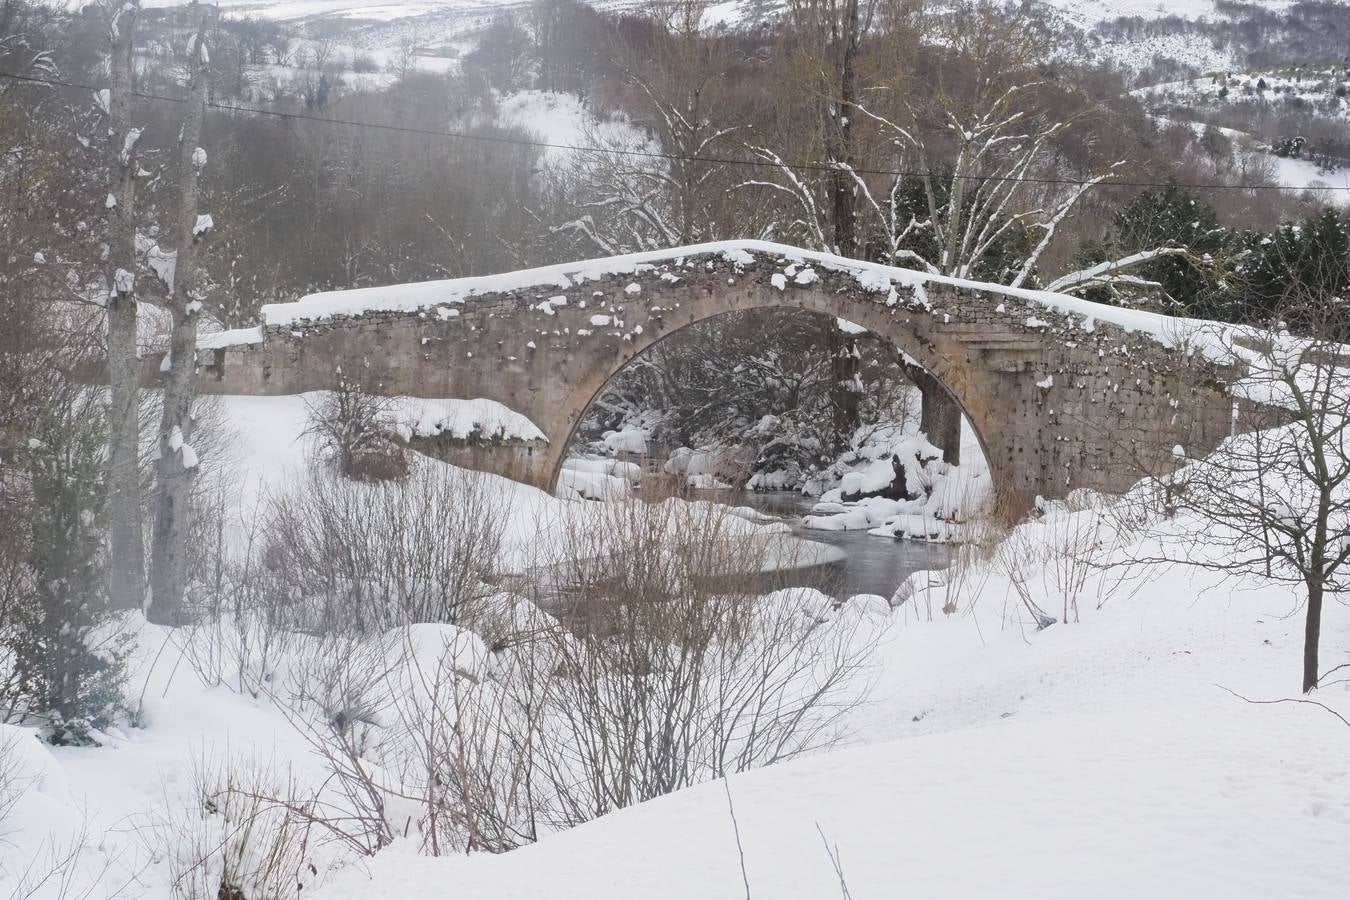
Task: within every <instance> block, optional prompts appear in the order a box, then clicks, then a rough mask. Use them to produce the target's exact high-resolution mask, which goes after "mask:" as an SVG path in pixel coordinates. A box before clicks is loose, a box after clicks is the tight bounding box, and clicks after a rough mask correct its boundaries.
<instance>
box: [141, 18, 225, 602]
mask: <svg viewBox="0 0 1350 900" xmlns="http://www.w3.org/2000/svg"><path fill="white" fill-rule="evenodd" d="M205 37H206V20H205V19H204V18H203V20H202V25H201V28H200V29H199V30H198V32H197V34H196V36H195V37H194V38H193V39H192V42H191V44H190V46H189V54H188V57H189V61H188V66H189V72H190V76H189V78H190V81H189V88H188V94H189V98H188V104H187V113H186V115H185V117H184V120H183V127H182V130H181V131H180V132H179V135H178V142H179V147H178V150H179V153H178V159H179V163H178V165H179V172H178V178H179V184H178V189H179V195H178V214H177V220H176V222H175V231H176V239H177V257H176V260H175V265H174V277H173V284H172V288H171V293H170V298H169V310H170V312H171V314H172V316H173V325H172V330H171V332H170V337H169V356H168V359H167V365H166V367H165V370H164V376H163V389H164V401H163V412H162V415H161V417H160V425H159V460H158V462H157V465H156V491H155V522H154V531H153V533H152V538H151V548H150V549H151V556H150V609H149V618H150V620H151V621H152V622H156V623H158V624H165V625H177V624H181V623H182V621H183V618H184V610H183V599H184V595H185V593H186V591H187V578H188V571H187V564H188V559H187V538H188V533H189V530H190V528H191V506H190V504H191V489H192V479H193V476H194V475H195V474H196V468H197V457H196V452H195V451H194V450H193V449H192V445H191V443H190V442H191V440H192V405H193V400H194V399H195V398H196V392H197V314H198V312H199V310H200V309H201V305H202V304H201V301H200V298H199V294H200V291H199V290H198V285H197V282H198V278H199V273H198V267H197V248H198V245H199V243H200V241H201V240H203V239H204V238H205V235H206V232H207V231H208V230H209V229H210V227H211V221H210V218H209V217H208V216H202V215H199V214H198V211H197V194H198V181H199V178H200V175H201V170H202V167H203V166H205V165H206V153H205V151H203V150H202V149H201V148H200V146H199V144H200V140H201V132H202V120H203V119H204V118H205V115H206V95H207V88H208V85H209V83H210V58H209V55H208V54H207V51H206V43H205Z"/></svg>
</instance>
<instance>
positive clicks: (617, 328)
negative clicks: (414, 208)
mask: <svg viewBox="0 0 1350 900" xmlns="http://www.w3.org/2000/svg"><path fill="white" fill-rule="evenodd" d="M773 307H792V308H797V309H805V310H812V311H815V312H818V313H822V314H825V315H830V316H837V317H841V318H844V319H847V320H849V321H851V322H854V323H856V324H858V325H861V326H862V327H864V328H866V329H868V330H869V331H871V332H873V333H875V334H876V335H878V336H880V337H882V338H886V339H889V340H892V341H894V342H895V344H896V345H897V346H898V347H899V349H900V350H902V351H903V352H904V353H906V354H907V355H908V356H909V357H910V358H912V359H913V360H914V361H916V362H917V363H918V364H919V365H920V366H922V367H923V368H924V369H926V370H927V371H928V372H929V373H931V374H932V375H933V376H935V377H936V378H937V379H938V380H939V381H940V382H941V383H942V385H943V386H944V387H945V388H946V389H947V390H948V391H949V392H950V393H951V395H952V396H953V397H954V398H955V400H956V401H957V403H958V404H959V406H960V408H961V409H962V411H963V412H964V413H965V415H966V416H967V417H968V418H969V420H970V422H971V424H972V426H973V428H974V430H975V432H976V434H977V435H978V436H979V439H980V442H981V444H982V446H983V449H984V452H985V456H986V458H987V459H988V462H989V467H990V471H991V476H992V478H993V479H994V487H995V489H996V491H998V492H999V494H1000V496H1001V497H1003V498H1004V499H1005V502H1007V503H1008V504H1009V505H1010V506H1011V507H1012V508H1026V507H1027V506H1028V505H1029V504H1030V503H1031V502H1032V500H1033V498H1034V497H1036V496H1037V495H1040V496H1043V497H1046V498H1056V497H1062V496H1064V495H1065V494H1066V493H1067V492H1068V491H1070V490H1072V489H1073V488H1076V487H1089V488H1095V489H1098V490H1104V491H1110V492H1119V491H1122V490H1124V489H1125V488H1127V487H1128V486H1129V484H1130V483H1132V482H1133V481H1134V480H1136V479H1137V478H1138V477H1139V476H1140V474H1141V473H1143V472H1148V471H1157V470H1158V469H1159V468H1165V467H1167V466H1169V465H1170V460H1171V459H1172V457H1173V455H1174V449H1173V448H1174V447H1177V446H1180V447H1183V448H1184V449H1185V451H1186V452H1187V453H1188V454H1190V455H1196V454H1198V453H1200V452H1204V451H1207V450H1209V449H1211V448H1212V447H1213V446H1215V445H1216V444H1217V443H1218V442H1219V441H1220V440H1221V439H1222V438H1223V437H1225V436H1226V435H1227V434H1228V432H1229V428H1230V423H1231V421H1232V416H1231V408H1232V401H1231V398H1230V395H1229V390H1228V385H1229V384H1230V383H1231V380H1232V378H1233V376H1234V375H1235V372H1234V371H1233V370H1232V369H1230V368H1229V366H1228V365H1227V364H1226V363H1225V362H1223V361H1222V360H1223V358H1222V356H1221V354H1218V353H1216V352H1210V353H1205V352H1200V351H1197V349H1196V346H1197V343H1196V342H1195V341H1194V340H1191V339H1189V338H1186V336H1185V335H1184V334H1183V331H1184V330H1185V327H1186V323H1184V322H1182V321H1180V320H1174V319H1169V318H1166V317H1162V316H1155V315H1151V314H1147V313H1140V312H1136V311H1132V310H1122V309H1118V308H1115V307H1108V306H1102V305H1098V304H1093V303H1089V302H1086V301H1082V300H1078V299H1075V298H1070V297H1065V296H1062V295H1055V294H1046V293H1039V292H1033V291H1025V290H1014V289H1009V288H1003V287H998V286H994V285H987V284H980V283H975V282H963V281H958V280H955V279H946V278H940V277H936V276H927V275H923V274H921V273H917V272H913V271H910V270H905V269H898V268H892V267H887V266H880V265H875V264H869V263H863V262H858V261H854V260H847V259H843V258H839V257H833V256H829V255H826V254H819V253H813V252H808V251H803V250H800V249H797V248H793V247H787V246H782V245H778V244H771V243H765V242H760V241H736V242H728V243H719V244H704V245H697V246H692V247H684V248H678V249H674V250H669V251H662V252H659V253H646V254H636V255H629V256H621V257H613V258H609V259H600V260H590V261H584V262H578V263H574V264H565V265H558V266H550V267H546V268H541V269H533V270H528V271H522V272H512V273H506V274H503V275H494V276H487V277H479V278H464V279H455V280H449V281H437V282H425V283H420V284H411V285H399V286H392V287H385V288H368V289H358V290H351V291H338V292H330V293H325V294H316V295H313V296H310V297H306V298H304V299H303V300H301V301H299V302H296V303H288V304H275V305H271V306H267V307H264V309H263V324H262V325H261V326H260V327H258V328H256V329H243V330H238V331H231V332H225V333H223V334H219V335H213V336H208V337H206V338H204V339H203V340H202V341H201V344H200V349H199V352H198V363H199V366H200V370H199V371H200V376H199V385H200V389H201V390H202V391H203V392H204V393H225V394H295V393H301V392H305V391H313V390H322V389H328V388H332V387H334V386H335V385H336V384H337V382H338V380H339V378H340V377H343V376H342V374H340V373H345V377H348V378H351V377H353V375H356V377H358V378H359V379H360V380H361V383H362V384H364V385H367V386H369V385H374V386H376V388H375V389H377V390H378V391H379V392H381V393H387V394H397V395H408V396H414V397H435V398H464V399H471V398H488V399H491V400H496V401H499V402H501V403H503V404H505V405H506V406H508V407H510V408H511V409H512V410H515V411H517V412H519V413H521V414H523V415H525V416H527V417H528V418H529V419H530V420H531V421H532V422H534V423H535V424H536V425H537V426H538V429H539V430H540V431H542V433H543V435H544V437H545V438H546V440H538V439H536V440H530V441H518V442H514V443H513V442H503V441H493V440H482V439H479V440H465V441H463V442H460V443H462V446H456V447H450V448H448V456H447V458H450V459H453V460H454V461H455V462H458V463H461V464H464V465H468V466H471V467H474V468H480V469H487V470H491V471H496V472H498V473H500V474H503V475H508V476H510V477H514V478H516V479H517V480H521V481H525V482H528V483H531V484H535V485H538V486H540V487H543V488H545V489H551V488H552V487H553V486H554V484H555V482H556V480H557V477H558V472H559V470H560V468H561V466H562V462H563V459H564V457H565V455H566V453H567V448H568V445H569V443H570V442H571V438H572V435H573V433H574V432H575V430H576V428H577V426H578V424H579V423H580V421H581V419H582V416H583V414H584V413H585V411H586V408H587V407H588V406H589V404H590V403H591V401H592V400H593V399H594V398H595V397H596V396H597V395H598V394H599V392H600V391H601V389H602V388H603V387H604V386H605V384H606V382H608V381H609V380H610V378H612V377H613V376H614V375H615V374H616V373H617V372H618V371H619V370H620V369H622V368H623V367H624V366H625V365H626V364H627V363H629V362H630V361H631V360H632V359H633V358H634V357H636V356H637V355H639V354H641V353H642V352H643V351H644V350H646V349H647V348H649V347H651V346H652V345H653V344H655V343H657V342H658V341H660V340H662V339H663V338H666V337H668V336H669V335H671V334H673V333H674V332H676V331H679V330H680V329H682V328H685V327H687V326H688V325H691V324H693V323H695V322H699V321H702V320H706V319H710V318H713V317H716V316H721V315H726V314H728V313H732V312H736V311H743V310H755V309H765V308H773ZM1188 343H1189V347H1188ZM1198 346H1200V347H1202V348H1203V346H1204V345H1203V342H1200V343H1199V344H1198ZM1216 360H1218V361H1216ZM728 365H732V362H731V361H728ZM452 443H453V442H452Z"/></svg>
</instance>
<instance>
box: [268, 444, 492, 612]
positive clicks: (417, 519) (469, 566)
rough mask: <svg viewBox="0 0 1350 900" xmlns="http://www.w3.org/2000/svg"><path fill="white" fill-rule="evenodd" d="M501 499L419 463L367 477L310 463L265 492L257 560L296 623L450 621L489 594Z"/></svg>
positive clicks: (483, 486) (454, 472)
mask: <svg viewBox="0 0 1350 900" xmlns="http://www.w3.org/2000/svg"><path fill="white" fill-rule="evenodd" d="M508 502H509V501H508V500H507V499H506V498H504V497H503V495H502V494H501V493H500V491H497V490H496V489H495V488H494V485H493V484H492V483H491V480H490V479H488V478H486V477H484V476H482V475H479V474H478V473H473V472H467V471H464V470H461V469H455V468H451V467H449V466H444V465H441V464H438V463H433V462H428V461H421V462H419V463H418V464H417V466H416V467H415V471H414V474H413V475H412V476H411V477H409V478H408V479H407V480H406V481H403V482H398V481H393V482H378V483H373V484H369V483H361V482H355V481H352V480H350V479H347V478H344V477H343V476H341V475H339V474H337V473H335V472H332V471H331V470H328V469H326V468H325V467H318V468H313V469H311V470H310V471H308V472H306V473H305V474H304V475H302V476H301V477H300V478H299V479H297V481H296V482H295V483H294V484H293V485H292V486H291V488H290V489H289V490H287V491H286V492H285V493H282V494H279V495H277V496H275V497H274V498H272V502H271V504H270V510H269V513H268V518H267V521H266V523H265V525H264V526H263V528H264V531H263V533H264V535H265V545H264V546H263V547H262V554H263V555H262V560H263V565H264V566H266V567H267V568H268V570H269V571H271V572H272V573H275V576H276V578H277V579H278V589H279V590H280V591H281V592H282V602H285V603H286V604H288V605H289V607H290V609H291V615H292V616H293V619H292V621H293V622H294V623H295V627H299V628H306V629H314V630H321V631H339V632H342V631H348V630H354V631H357V632H361V633H365V634H371V633H374V632H377V631H380V630H382V629H385V628H389V627H392V626H395V625H401V624H408V623H414V622H451V623H453V622H458V621H460V620H461V619H462V618H463V617H464V616H466V615H468V614H469V613H470V611H471V610H472V609H473V608H474V606H475V605H476V604H477V603H479V602H480V601H481V600H482V599H483V598H485V597H486V596H488V594H490V593H491V590H490V589H489V588H488V587H487V585H486V582H487V581H488V580H489V579H490V578H491V576H492V573H493V568H494V566H495V563H496V558H497V552H498V550H499V549H500V547H501V541H502V532H503V528H504V527H505V517H506V515H507V512H508V507H507V504H508Z"/></svg>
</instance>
